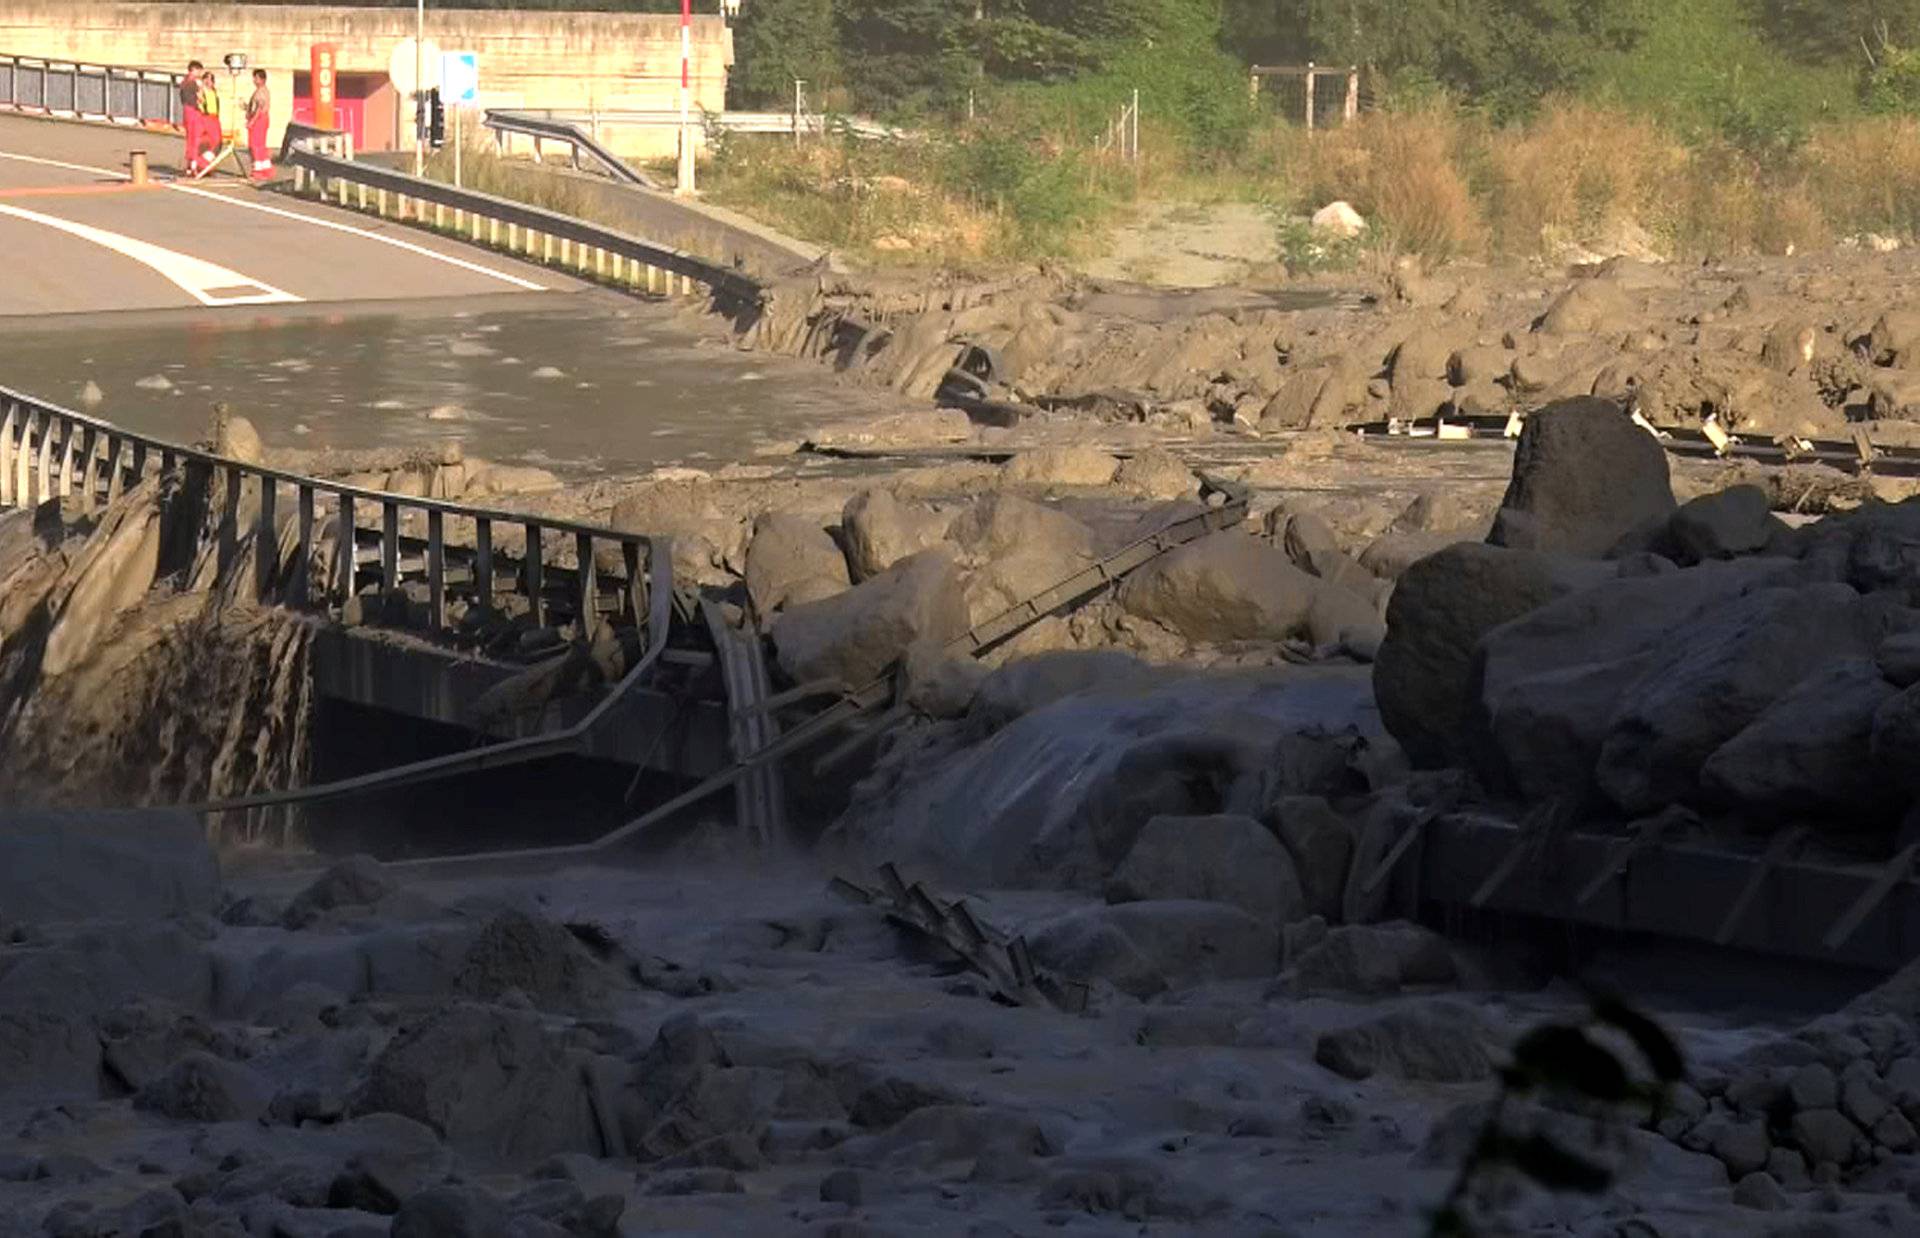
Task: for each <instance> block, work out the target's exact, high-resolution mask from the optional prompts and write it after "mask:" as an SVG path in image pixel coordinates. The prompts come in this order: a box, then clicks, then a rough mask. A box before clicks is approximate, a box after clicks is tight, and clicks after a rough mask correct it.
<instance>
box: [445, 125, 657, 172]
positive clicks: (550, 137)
mask: <svg viewBox="0 0 1920 1238" xmlns="http://www.w3.org/2000/svg"><path fill="white" fill-rule="evenodd" d="M481 123H483V124H485V125H486V127H487V128H489V129H491V130H493V141H494V145H495V147H496V148H498V150H499V151H500V153H501V154H503V155H507V154H511V153H512V139H513V138H514V136H516V135H518V136H521V137H529V138H532V139H533V157H534V158H535V159H536V160H539V159H542V158H544V156H545V153H546V152H545V150H544V149H543V147H544V146H545V144H546V143H547V142H564V143H565V144H566V145H567V146H569V147H570V148H572V151H573V166H574V167H576V168H577V167H579V166H580V153H581V152H582V151H585V152H586V153H587V154H588V155H590V156H591V157H592V158H593V159H594V161H595V162H597V163H598V164H599V165H600V166H601V168H602V169H603V170H604V171H605V172H606V173H607V175H609V176H611V177H613V179H615V180H617V181H623V182H625V183H626V184H629V185H635V186H638V187H639V188H641V189H656V188H658V186H657V185H655V184H654V183H653V181H651V180H649V179H648V178H647V177H646V176H644V175H642V174H641V173H640V172H638V171H635V170H634V169H633V168H632V167H631V166H630V165H628V163H627V161H626V160H624V159H622V158H620V156H618V155H616V154H614V153H613V152H612V151H610V150H608V149H607V148H606V147H605V146H604V145H602V144H601V142H600V139H599V138H598V137H597V136H595V135H594V134H592V133H590V132H588V131H587V130H586V129H585V128H583V127H581V125H580V124H579V123H577V122H575V121H571V120H557V119H554V118H552V117H550V116H536V115H531V114H528V113H526V112H518V111H506V110H503V109H500V108H488V109H487V114H486V119H485V120H483V121H482V122H481Z"/></svg>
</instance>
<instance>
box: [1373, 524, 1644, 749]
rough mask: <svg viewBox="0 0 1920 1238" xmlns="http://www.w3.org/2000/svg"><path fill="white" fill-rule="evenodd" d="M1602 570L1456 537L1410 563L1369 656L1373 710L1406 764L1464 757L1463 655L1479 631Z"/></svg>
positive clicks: (1469, 724) (1468, 694)
mask: <svg viewBox="0 0 1920 1238" xmlns="http://www.w3.org/2000/svg"><path fill="white" fill-rule="evenodd" d="M1609 574H1610V571H1609V569H1608V568H1607V567H1606V566H1605V565H1602V564H1598V563H1591V564H1590V563H1586V562H1582V561H1580V560H1577V559H1568V558H1565V557H1563V556H1555V555H1545V554H1536V553H1533V552H1531V551H1521V550H1507V549H1503V548H1501V547H1496V546H1485V545H1481V544H1479V543H1475V542H1461V543H1456V544H1454V545H1452V546H1449V547H1447V548H1446V549H1443V550H1441V551H1440V552H1439V553H1437V554H1434V555H1430V556H1428V557H1427V558H1425V559H1422V560H1420V561H1419V562H1418V563H1415V564H1414V565H1413V566H1412V567H1410V568H1408V569H1407V571H1406V572H1405V573H1404V574H1403V575H1402V576H1401V578H1400V581H1399V584H1398V586H1397V587H1396V588H1395V589H1394V593H1393V599H1392V601H1391V602H1389V603H1388V605H1387V635H1386V640H1385V641H1384V642H1383V643H1382V645H1381V646H1380V651H1379V655H1378V657H1377V658H1376V659H1375V661H1374V668H1373V686H1374V693H1375V695H1376V697H1377V698H1378V700H1379V703H1380V716H1381V718H1382V719H1383V720H1384V721H1385V722H1386V724H1387V729H1388V730H1390V731H1392V732H1393V735H1394V738H1396V739H1398V740H1399V741H1400V743H1401V744H1402V745H1403V746H1404V747H1405V748H1406V750H1407V755H1408V756H1409V757H1411V758H1412V759H1413V761H1414V762H1415V763H1416V764H1421V765H1428V766H1440V765H1449V764H1464V763H1466V761H1467V760H1469V759H1470V758H1471V755H1472V751H1473V746H1474V743H1473V734H1474V732H1473V711H1474V704H1475V702H1474V684H1473V674H1472V669H1473V660H1474V651H1475V647H1476V646H1477V645H1478V644H1479V642H1480V639H1481V638H1482V637H1484V636H1485V635H1486V634H1487V633H1489V632H1491V631H1493V630H1494V629H1495V628H1497V627H1499V626H1500V625H1501V624H1503V623H1506V622H1508V621H1510V620H1513V619H1518V618H1519V617H1520V616H1522V615H1525V614H1527V613H1528V612H1530V611H1533V610H1535V609H1537V608H1539V607H1541V606H1544V605H1546V604H1547V603H1548V602H1551V601H1553V600H1554V599H1556V598H1559V597H1563V596H1565V595H1566V594H1568V593H1571V592H1573V591H1574V590H1576V589H1579V588H1581V587H1583V586H1585V585H1588V584H1591V583H1594V582H1596V581H1598V580H1600V579H1603V578H1605V577H1606V576H1607V575H1609Z"/></svg>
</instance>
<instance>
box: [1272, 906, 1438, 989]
mask: <svg viewBox="0 0 1920 1238" xmlns="http://www.w3.org/2000/svg"><path fill="white" fill-rule="evenodd" d="M1458 979H1459V971H1458V969H1457V967H1456V966H1455V964H1454V961H1453V952H1452V951H1451V950H1450V949H1448V947H1447V942H1446V939H1445V938H1443V937H1441V936H1440V935H1439V934H1437V933H1434V932H1433V931H1431V930H1430V929H1425V928H1422V927H1420V926H1419V925H1417V924H1406V923H1394V924H1346V925H1341V926H1340V927H1338V928H1335V929H1333V930H1331V931H1329V932H1328V933H1327V936H1326V938H1325V940H1323V941H1321V942H1320V943H1319V944H1317V945H1314V946H1311V947H1309V948H1308V949H1307V950H1305V951H1303V952H1302V953H1301V955H1300V957H1299V958H1298V959H1297V960H1295V962H1294V964H1293V974H1292V976H1291V977H1290V978H1289V987H1290V988H1291V989H1292V990H1293V991H1295V992H1299V993H1364V994H1375V995H1377V994H1386V993H1398V992H1399V991H1400V990H1402V989H1404V988H1409V987H1417V986H1421V985H1436V984H1451V983H1453V982H1454V981H1456V980H1458Z"/></svg>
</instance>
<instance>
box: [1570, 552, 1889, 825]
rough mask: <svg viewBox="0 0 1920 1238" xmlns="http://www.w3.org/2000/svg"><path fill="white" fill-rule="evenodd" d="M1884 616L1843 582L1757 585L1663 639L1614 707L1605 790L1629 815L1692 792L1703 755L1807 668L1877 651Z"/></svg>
mask: <svg viewBox="0 0 1920 1238" xmlns="http://www.w3.org/2000/svg"><path fill="white" fill-rule="evenodd" d="M1888 617H1889V616H1888V614H1887V611H1886V609H1885V608H1884V607H1880V606H1876V605H1871V604H1868V603H1866V602H1864V601H1863V600H1862V598H1861V597H1860V595H1859V594H1857V593H1855V592H1854V591H1853V590H1852V589H1850V588H1848V587H1847V586H1845V585H1838V584H1818V585H1811V586H1808V587H1805V588H1799V589H1793V588H1768V589H1759V590H1755V591H1754V592H1752V593H1749V594H1747V595H1745V596H1744V597H1741V598H1739V599H1738V600H1737V601H1735V602H1734V603H1733V604H1731V605H1729V606H1727V607H1724V608H1721V609H1720V610H1719V611H1717V612H1716V613H1715V615H1714V622H1713V624H1712V625H1711V626H1709V627H1706V628H1704V629H1701V630H1697V631H1688V632H1685V633H1683V634H1681V635H1679V636H1678V637H1677V638H1675V639H1670V640H1668V641H1666V642H1664V644H1663V647H1662V648H1661V649H1659V650H1658V651H1657V653H1656V655H1655V656H1654V657H1653V658H1652V660H1651V661H1649V662H1648V663H1647V664H1646V665H1645V668H1644V671H1643V673H1642V674H1641V675H1640V677H1639V678H1638V679H1637V680H1636V681H1635V682H1634V683H1633V685H1632V687H1631V688H1629V689H1628V690H1627V692H1626V693H1625V694H1624V695H1623V696H1622V698H1621V700H1620V704H1619V707H1618V709H1617V710H1616V712H1615V713H1614V716H1613V718H1612V720H1611V723H1610V725H1609V727H1608V732H1607V737H1606V739H1605V741H1604V742H1603V743H1602V744H1601V748H1600V759H1599V763H1598V765H1597V766H1596V767H1595V776H1596V779H1597V781H1598V783H1599V786H1600V789H1601V790H1602V791H1603V792H1605V794H1606V795H1607V797H1608V798H1609V799H1610V800H1612V801H1613V802H1614V803H1615V804H1616V805H1618V806H1619V807H1620V808H1621V809H1622V810H1624V811H1626V812H1629V813H1645V812H1653V811H1656V810H1658V809H1660V808H1663V807H1665V806H1666V805H1667V804H1670V803H1672V802H1674V801H1675V800H1678V799H1682V798H1684V797H1686V796H1688V795H1689V794H1690V793H1692V792H1693V791H1694V789H1695V787H1696V786H1697V783H1698V779H1699V774H1700V768H1701V765H1702V764H1703V763H1704V762H1705V761H1706V760H1707V758H1708V757H1710V756H1712V755H1713V753H1714V751H1715V750H1716V749H1718V748H1719V747H1720V746H1721V745H1722V744H1724V743H1726V742H1727V741H1728V740H1730V739H1732V738H1733V737H1734V736H1735V735H1737V734H1738V733H1739V732H1740V731H1741V730H1743V729H1745V728H1746V727H1747V726H1748V724H1750V723H1752V722H1753V721H1754V720H1755V719H1756V718H1758V717H1759V716H1760V714H1761V713H1762V712H1763V711H1764V710H1766V709H1767V707H1768V706H1770V705H1772V704H1773V703H1774V702H1775V701H1777V700H1779V699H1780V698H1781V697H1782V696H1784V695H1786V693H1787V692H1789V691H1791V690H1792V689H1793V688H1794V687H1795V686H1796V685H1798V684H1799V683H1800V682H1801V681H1802V680H1804V679H1805V678H1806V677H1807V676H1808V675H1810V674H1811V673H1813V672H1814V671H1815V670H1817V669H1819V668H1820V667H1822V666H1824V665H1826V664H1827V663H1829V662H1831V661H1832V660H1833V659H1835V658H1843V657H1857V658H1870V657H1872V655H1873V651H1874V649H1875V648H1876V647H1877V646H1878V645H1879V643H1880V639H1881V638H1882V637H1883V636H1884V635H1885V634H1886V633H1885V624H1886V621H1887V619H1888Z"/></svg>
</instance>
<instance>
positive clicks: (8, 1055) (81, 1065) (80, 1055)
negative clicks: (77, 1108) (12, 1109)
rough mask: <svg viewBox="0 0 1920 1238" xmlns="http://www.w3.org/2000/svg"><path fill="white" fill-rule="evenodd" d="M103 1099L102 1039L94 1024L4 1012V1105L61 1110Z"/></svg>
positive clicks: (0, 1029)
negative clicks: (57, 1106) (46, 1106)
mask: <svg viewBox="0 0 1920 1238" xmlns="http://www.w3.org/2000/svg"><path fill="white" fill-rule="evenodd" d="M99 1096H100V1036H99V1033H98V1032H96V1031H95V1030H94V1027H93V1023H92V1021H91V1020H89V1019H86V1018H78V1017H75V1016H72V1015H67V1014H56V1013H53V1012H50V1011H37V1010H20V1009H0V1099H4V1101H5V1102H6V1103H7V1104H10V1105H17V1104H60V1103H63V1102H68V1101H93V1100H97V1099H98V1098H99Z"/></svg>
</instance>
